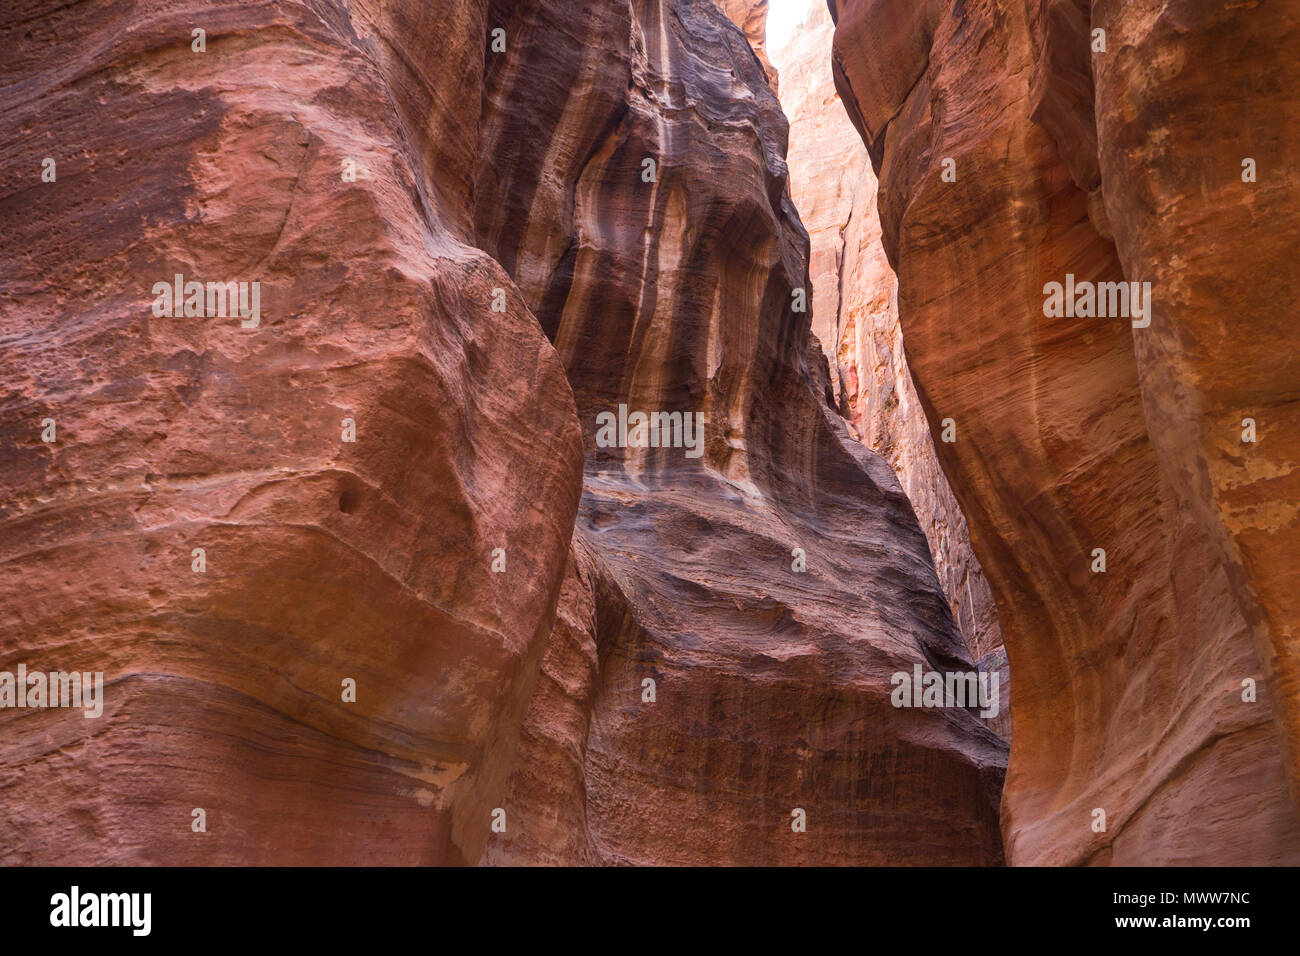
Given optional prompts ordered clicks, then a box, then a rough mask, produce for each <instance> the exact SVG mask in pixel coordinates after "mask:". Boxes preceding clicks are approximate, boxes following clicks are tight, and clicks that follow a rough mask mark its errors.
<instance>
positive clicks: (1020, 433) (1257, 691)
mask: <svg viewBox="0 0 1300 956" xmlns="http://www.w3.org/2000/svg"><path fill="white" fill-rule="evenodd" d="M830 8H831V12H832V14H833V15H834V16H835V19H836V30H835V37H834V48H833V58H834V60H833V63H834V70H835V79H836V84H837V87H838V89H839V91H840V94H841V97H842V99H843V101H844V105H845V107H846V109H847V112H848V114H849V116H850V118H851V120H852V121H853V123H854V125H855V126H856V127H857V129H858V131H859V133H860V134H861V136H862V138H863V141H864V143H865V145H866V147H867V149H868V151H869V154H870V156H871V159H872V163H873V166H874V168H875V170H876V172H877V174H878V176H879V178H880V183H881V186H880V193H879V197H878V205H879V210H880V219H881V225H882V230H883V241H884V247H885V250H886V253H887V254H888V257H889V261H890V264H891V265H892V266H893V268H894V270H895V271H896V273H897V275H898V282H899V288H898V312H899V316H900V321H901V326H902V330H903V334H904V336H905V338H906V343H907V356H908V361H909V364H910V366H911V370H912V374H913V378H914V381H915V383H916V386H917V392H918V395H919V397H920V400H921V404H922V406H923V407H924V409H925V411H926V413H927V416H928V419H929V421H930V423H931V427H932V428H933V429H934V430H935V433H936V438H937V437H938V432H939V423H940V422H942V420H943V419H945V418H950V419H952V420H953V422H954V424H955V429H956V441H955V442H953V443H946V442H942V441H937V440H936V442H935V448H936V450H937V451H938V453H939V457H940V461H941V462H942V464H943V467H944V470H945V472H946V473H947V475H948V477H949V480H950V482H951V485H952V488H953V490H954V491H955V493H956V495H957V498H958V500H959V501H960V502H961V505H962V508H963V510H964V512H965V514H966V517H967V520H968V522H969V527H970V535H971V541H972V544H973V546H974V548H975V552H976V554H977V555H978V556H979V560H980V562H981V564H982V566H983V568H984V570H985V572H986V574H987V576H988V579H989V581H990V584H991V585H992V589H993V593H994V595H995V598H996V601H997V606H998V613H999V618H1000V622H1001V626H1002V633H1003V637H1004V639H1005V644H1006V649H1007V652H1008V656H1009V659H1010V662H1011V665H1012V667H1013V668H1014V670H1015V674H1016V703H1015V708H1014V711H1013V713H1012V720H1013V724H1014V736H1013V746H1012V754H1011V761H1010V765H1009V767H1008V772H1007V778H1006V786H1005V790H1004V796H1003V819H1002V826H1003V833H1004V837H1005V844H1006V849H1007V855H1008V862H1010V863H1013V864H1022V863H1033V864H1043V863H1115V864H1165V863H1182V864H1200V863H1214V864H1222V863H1239V864H1260V863H1292V864H1294V863H1296V862H1300V824H1298V822H1297V812H1296V805H1295V802H1294V782H1295V771H1296V766H1295V759H1294V752H1295V751H1294V739H1295V732H1294V721H1295V713H1296V705H1297V703H1298V701H1297V685H1296V677H1297V673H1296V645H1295V636H1294V630H1293V629H1294V623H1295V608H1294V601H1295V594H1296V589H1295V588H1294V586H1293V583H1294V578H1295V575H1296V574H1297V570H1296V569H1297V568H1298V567H1300V563H1298V562H1297V557H1300V555H1297V550H1296V549H1297V547H1300V535H1297V528H1296V520H1297V513H1296V505H1295V502H1296V500H1297V497H1296V490H1297V489H1296V480H1297V478H1296V472H1295V464H1294V458H1295V438H1294V436H1295V434H1296V425H1297V414H1298V413H1297V409H1300V405H1297V403H1296V398H1297V395H1296V389H1297V386H1298V384H1300V375H1298V374H1297V372H1300V368H1298V366H1297V357H1296V356H1297V352H1296V349H1295V348H1294V340H1295V331H1294V327H1293V326H1294V323H1289V322H1288V319H1287V318H1286V309H1285V307H1283V305H1282V304H1283V303H1286V302H1290V301H1292V299H1293V298H1294V294H1295V292H1296V283H1297V278H1296V276H1297V273H1296V271H1295V269H1294V267H1293V264H1292V263H1291V261H1290V260H1291V257H1292V250H1293V248H1294V245H1295V243H1294V240H1295V237H1296V234H1297V225H1298V223H1300V210H1298V209H1297V203H1296V199H1295V196H1296V192H1295V189H1296V179H1297V172H1296V169H1295V164H1294V157H1295V155H1296V146H1297V136H1298V135H1300V134H1298V133H1297V130H1300V124H1297V122H1296V119H1297V109H1298V108H1297V94H1296V92H1295V90H1296V89H1297V83H1296V80H1297V73H1298V72H1300V55H1297V54H1298V53H1300V29H1298V19H1300V11H1297V10H1295V8H1294V7H1293V6H1291V7H1288V6H1286V5H1280V4H1274V3H1256V4H1236V5H1231V6H1224V5H1210V4H1206V3H1201V2H1192V0H1159V2H1157V0H1151V2H1142V0H1139V2H1128V3H1123V4H1121V3H1119V2H1117V0H1116V2H1105V0H1096V2H1092V3H1088V2H1086V0H1024V2H1015V3H1004V2H993V0H958V2H949V0H923V2H918V3H914V4H900V3H893V2H885V0H831V4H830ZM1094 31H1104V33H1103V34H1098V33H1096V32H1094ZM1245 159H1253V160H1254V168H1255V169H1256V170H1257V176H1256V177H1254V178H1255V180H1256V181H1249V180H1250V179H1251V178H1252V177H1251V176H1250V168H1251V167H1250V164H1245V163H1244V160H1245ZM945 173H946V174H947V175H945ZM1067 274H1069V275H1071V276H1073V279H1074V281H1076V282H1079V283H1084V282H1091V283H1101V282H1123V281H1134V282H1151V283H1152V289H1153V291H1152V296H1153V302H1154V306H1153V308H1152V309H1151V310H1150V313H1149V316H1148V318H1149V324H1148V321H1147V319H1144V318H1143V317H1142V316H1140V315H1139V316H1131V315H1120V316H1118V317H1116V316H1115V314H1114V313H1113V312H1112V313H1111V315H1110V317H1105V318H1095V317H1088V315H1087V314H1086V311H1085V310H1081V311H1083V312H1084V314H1082V315H1080V314H1079V313H1078V312H1074V311H1071V312H1070V313H1069V314H1070V316H1076V317H1065V316H1062V315H1055V316H1053V317H1050V318H1049V317H1047V316H1046V315H1045V309H1044V301H1045V292H1046V291H1047V289H1046V287H1047V284H1048V283H1051V282H1058V283H1065V282H1066V276H1067ZM1246 419H1250V420H1252V421H1253V422H1254V424H1255V426H1256V428H1257V434H1255V435H1251V432H1250V430H1249V427H1248V423H1247V422H1246V421H1245V420H1246ZM1250 438H1254V439H1255V440H1253V441H1251V440H1249V439H1250ZM1099 549H1100V550H1099ZM1102 551H1104V555H1103V554H1102V553H1101V552H1102Z"/></svg>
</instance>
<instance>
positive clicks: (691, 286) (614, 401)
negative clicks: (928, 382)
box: [0, 0, 1006, 864]
mask: <svg viewBox="0 0 1300 956" xmlns="http://www.w3.org/2000/svg"><path fill="white" fill-rule="evenodd" d="M196 29H201V30H202V31H203V34H202V35H201V36H199V37H196V36H195V35H194V34H193V33H192V31H193V30H196ZM498 31H502V32H498ZM0 43H3V44H4V47H5V49H6V50H9V51H10V54H11V55H10V56H9V57H8V58H7V59H6V61H5V63H4V65H3V66H0V137H3V146H4V148H3V151H0V156H2V157H3V158H2V159H0V163H3V169H4V173H5V175H4V177H3V182H4V183H5V186H4V187H3V190H4V191H3V193H0V218H2V219H3V222H4V223H5V225H6V227H7V228H6V229H5V231H4V236H5V241H6V242H7V243H8V247H7V251H6V262H7V263H8V264H9V266H8V269H7V270H6V272H5V275H4V277H3V280H2V281H0V341H3V343H4V346H5V348H4V349H3V351H2V352H0V406H2V414H0V422H3V425H2V426H0V427H2V428H3V431H2V432H0V490H2V491H3V494H0V670H4V671H14V670H16V669H17V667H18V665H19V664H25V665H26V667H28V668H31V669H39V670H44V671H53V670H60V671H67V670H72V669H74V668H75V669H78V670H84V671H88V672H94V671H102V672H103V673H104V678H105V686H104V711H103V715H102V716H101V717H99V718H97V719H86V718H85V717H84V716H83V713H82V712H81V711H80V710H77V709H42V708H14V709H10V708H5V709H3V710H0V739H2V740H3V741H4V747H3V748H0V832H2V833H3V834H4V835H5V839H4V840H3V842H2V844H0V860H3V861H4V862H6V863H47V864H48V863H63V864H66V863H79V864H95V863H109V862H113V863H173V864H185V863H215V864H229V863H240V862H252V863H421V864H426V863H473V862H476V861H480V860H483V861H485V862H524V863H556V862H640V863H665V862H682V863H695V862H701V863H703V862H710V863H729V862H745V863H755V862H767V863H800V862H813V863H850V862H883V861H892V862H916V863H950V862H960V863H996V862H999V861H1000V860H1001V859H1002V850H1001V841H1000V837H999V833H998V824H997V800H998V793H999V788H1000V785H1001V777H1002V773H1003V768H1004V766H1005V760H1006V745H1005V744H1004V743H1003V742H1002V741H1001V740H999V739H998V737H997V736H996V735H995V734H994V733H993V732H992V731H991V730H990V729H989V728H988V726H986V724H985V723H984V722H983V721H982V720H981V719H980V718H979V717H978V716H976V713H975V709H974V708H972V709H963V708H939V709H917V708H895V707H893V706H892V705H891V703H890V691H891V683H890V677H891V675H892V674H893V673H894V672H897V671H905V672H906V671H910V670H911V669H912V668H913V667H914V666H922V667H925V668H927V669H929V668H933V669H940V670H967V669H969V668H971V667H972V666H973V665H972V664H971V663H970V660H969V656H968V655H967V652H966V650H965V648H964V647H963V646H962V643H961V639H960V635H959V632H958V630H957V627H956V624H955V622H954V620H953V617H952V615H951V613H950V611H949V609H948V606H947V604H946V602H945V600H944V597H943V594H942V591H941V589H940V585H939V582H938V579H937V577H936V575H935V572H934V569H933V566H932V564H931V561H930V557H929V554H928V550H927V547H926V543H925V539H924V537H923V536H922V534H921V532H920V529H919V528H918V527H917V523H916V520H915V518H914V516H913V513H912V510H911V508H910V506H909V505H908V502H907V499H906V497H905V495H904V493H903V490H902V488H901V487H900V486H899V484H898V482H897V481H896V479H895V478H894V476H893V475H892V473H891V472H890V470H889V468H888V466H887V465H886V464H885V462H884V461H883V460H881V459H880V458H879V457H878V456H876V455H874V454H872V453H870V452H867V451H865V450H864V449H862V448H861V446H859V445H857V444H856V443H855V442H853V441H851V440H850V439H849V438H848V436H847V434H846V432H845V429H844V426H843V423H842V422H841V420H840V419H839V418H838V416H837V415H835V413H834V412H833V410H832V409H831V407H830V404H829V402H830V398H829V396H830V391H831V388H830V380H829V375H828V373H827V369H826V364H825V362H824V360H823V359H822V356H821V353H820V350H819V347H818V345H817V343H816V341H815V339H813V337H812V336H811V334H810V332H809V329H808V317H807V315H806V314H799V313H793V312H792V311H791V309H790V304H791V290H792V289H793V288H794V287H796V286H802V285H806V284H807V238H806V234H805V233H804V232H803V230H802V228H801V227H800V225H799V223H798V220H797V218H796V216H795V214H794V212H793V209H792V207H791V206H790V204H789V202H788V200H787V198H786V168H785V164H784V160H783V155H784V151H785V142H786V126H785V121H784V118H783V117H782V114H781V112H780V107H779V104H778V103H777V100H776V97H775V94H774V93H773V92H772V90H771V89H770V88H769V86H768V83H767V75H766V72H765V70H764V68H763V66H762V64H761V63H760V61H759V60H758V59H757V58H756V56H755V55H754V53H753V51H752V50H751V49H750V47H749V45H748V43H747V42H746V39H745V37H744V35H743V34H742V33H741V31H740V30H739V29H738V28H737V27H736V26H735V25H734V24H733V23H732V22H731V21H730V20H728V19H727V17H726V16H725V15H724V14H723V13H722V12H721V10H720V9H718V8H717V7H716V6H714V4H713V3H712V0H621V2H600V3H588V2H582V0H565V2H555V0H546V2H541V0H537V2H507V0H500V2H488V0H437V2H422V3H415V2H391V3H360V4H355V3H354V4H344V3H341V2H312V3H305V4H296V3H278V4H254V5H240V6H232V5H229V4H208V5H203V4H200V5H198V6H193V5H191V6H189V7H186V8H184V9H181V8H177V7H174V6H169V5H161V6H157V7H155V8H151V9H150V10H149V11H148V12H147V13H144V14H142V13H140V12H139V11H136V10H132V9H128V8H123V9H120V10H119V9H117V8H112V7H104V6H94V5H74V6H70V7H61V8H58V9H52V10H50V11H48V12H46V13H44V14H43V15H41V16H39V17H36V18H32V17H31V16H30V14H20V12H19V11H18V10H6V11H5V12H4V13H2V14H0ZM106 116H112V117H114V118H115V122H113V123H108V122H105V121H104V119H103V118H104V117H106ZM124 129H130V130H131V131H132V137H133V141H132V142H127V141H126V140H124V139H123V132H122V131H123V130H124ZM136 141H145V142H155V143H161V144H165V146H166V148H163V149H148V150H143V151H142V150H141V149H139V148H137V145H136ZM46 158H50V159H52V160H54V162H55V167H56V168H57V176H56V177H54V178H52V179H51V180H48V181H46V180H43V179H42V178H41V172H42V170H43V169H44V168H45V167H46V165H47V164H45V163H44V162H43V160H44V159H46ZM647 159H649V160H652V161H653V163H652V165H651V166H649V167H647V165H646V163H645V160H647ZM177 274H180V275H181V276H182V277H183V278H182V280H181V282H182V287H183V283H184V282H185V281H197V282H208V283H213V284H214V288H213V292H214V296H215V291H216V288H215V284H218V283H220V284H224V283H227V282H230V283H249V284H251V283H253V282H257V283H258V286H257V288H258V289H259V290H260V307H259V308H258V310H257V314H256V315H253V314H251V311H250V313H249V314H246V315H244V316H240V315H238V314H232V311H231V310H230V309H227V308H224V307H221V308H218V307H217V305H216V300H215V298H214V300H213V302H211V303H209V302H206V301H205V300H203V299H202V298H198V299H195V300H193V302H192V303H191V305H192V309H191V310H190V311H188V312H187V310H186V307H185V305H184V303H181V304H179V306H178V307H179V311H173V310H170V309H168V308H165V307H164V306H165V302H164V301H163V300H162V299H161V298H160V296H161V295H162V294H161V293H160V292H158V289H157V286H158V285H159V284H161V285H162V287H163V288H164V289H166V288H167V287H168V284H169V283H170V282H172V280H173V278H174V276H176V275H177ZM223 288H224V286H223ZM552 341H553V342H554V345H552V344H551V343H552ZM620 404H625V405H630V406H631V407H632V408H634V409H644V410H647V411H657V410H663V411H681V412H699V413H702V414H703V416H704V426H703V433H702V437H703V443H702V445H700V446H698V447H699V452H700V454H699V456H698V457H690V456H688V455H687V451H688V450H690V449H688V448H683V447H664V448H625V447H604V444H603V443H597V441H596V437H597V431H596V424H597V423H596V416H597V415H599V414H600V413H601V412H608V411H611V410H616V409H617V406H618V405H620ZM46 420H52V425H47V422H46ZM51 427H52V428H53V429H54V430H53V431H50V430H49V429H50V428H51ZM45 436H48V437H49V440H43V439H44V437H45ZM584 448H585V455H584ZM804 562H806V570H801V568H802V567H803V563H804ZM647 680H652V681H653V682H654V684H653V685H652V687H653V690H654V693H653V695H651V694H649V691H650V689H651V687H649V686H647V685H646V683H645V682H646V681H647ZM352 695H354V696H352ZM651 697H653V699H651ZM795 811H802V816H801V815H800V814H799V813H796V812H795ZM799 820H805V821H806V831H803V832H800V831H798V830H797V828H793V827H792V821H794V822H798V821H799Z"/></svg>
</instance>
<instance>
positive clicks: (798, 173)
mask: <svg viewBox="0 0 1300 956" xmlns="http://www.w3.org/2000/svg"><path fill="white" fill-rule="evenodd" d="M833 32H834V24H833V23H832V22H831V17H830V13H829V11H828V10H827V8H826V7H825V5H824V4H823V3H821V2H820V0H817V2H814V3H812V4H811V5H810V12H809V15H808V17H807V19H806V20H805V21H804V23H803V24H802V25H801V26H800V27H799V28H798V30H797V31H796V33H795V34H794V37H793V39H792V40H791V42H790V44H789V45H788V46H787V47H786V48H785V49H784V50H783V51H782V52H781V54H780V56H779V59H780V60H781V63H782V64H783V66H782V75H783V76H784V82H783V84H782V86H781V90H780V94H781V104H782V106H783V107H784V108H785V112H786V115H787V116H788V117H789V120H790V149H789V155H788V162H789V165H790V194H791V197H792V198H793V200H794V204H795V206H796V208H798V210H799V215H800V217H801V218H802V220H803V223H804V226H805V227H806V228H807V229H808V234H809V238H810V241H811V253H810V258H809V273H810V275H811V278H812V288H813V297H812V327H813V332H814V334H816V336H817V338H818V340H819V341H820V342H821V344H822V348H823V349H824V350H825V352H826V354H827V359H828V361H829V362H830V367H831V370H832V376H831V378H832V385H833V386H834V388H835V394H836V397H837V400H838V403H839V408H840V410H841V412H842V414H843V415H844V416H845V417H846V418H847V419H848V420H849V421H850V422H852V423H853V425H854V427H855V429H856V431H857V433H858V435H859V436H860V437H861V439H862V441H863V442H865V443H866V444H867V445H868V446H869V447H870V448H872V449H873V450H875V451H876V452H878V453H879V454H881V455H883V456H884V458H885V459H886V460H887V461H888V462H889V463H890V465H892V466H893V468H894V471H895V473H896V474H897V475H898V478H899V481H900V482H902V485H903V488H904V490H905V491H906V492H907V497H908V499H909V500H910V501H911V503H912V507H913V509H915V511H916V515H917V519H918V520H919V521H920V524H921V529H922V530H923V531H924V532H925V536H926V540H927V541H928V543H929V545H930V552H931V554H932V555H933V556H934V564H935V569H936V571H938V573H939V580H940V581H941V582H942V584H943V589H944V594H945V595H946V596H947V598H948V604H949V606H950V607H951V608H952V612H953V616H954V617H955V618H956V619H957V623H958V626H959V627H960V628H961V632H962V636H963V637H964V638H965V639H966V645H967V647H968V648H970V651H971V654H972V655H974V656H975V657H976V658H986V657H987V658H988V660H989V662H990V663H995V662H998V661H1002V660H1003V655H1002V654H1001V645H1002V636H1001V632H1000V631H999V629H998V619H997V609H996V607H995V605H994V603H993V595H992V593H991V592H990V590H989V586H988V581H987V580H986V579H985V577H984V572H983V571H982V570H981V568H980V566H979V561H978V560H977V559H976V558H975V554H974V552H973V551H972V550H971V546H970V538H969V535H968V533H967V530H966V519H965V517H964V516H963V515H962V513H961V508H960V507H959V506H958V504H957V499H956V498H955V497H953V494H952V490H951V489H950V488H949V487H948V480H947V479H946V478H945V477H944V474H943V469H942V468H941V467H940V465H939V459H938V457H937V456H936V455H935V451H934V442H933V441H932V440H931V437H930V426H929V424H928V423H927V421H926V418H925V410H924V409H923V408H922V407H921V403H920V401H919V399H918V398H917V396H916V389H915V388H914V387H913V385H912V373H911V371H910V370H909V368H908V365H907V355H906V352H905V349H904V343H903V337H902V332H901V329H900V327H899V322H898V298H897V290H898V280H897V278H896V277H895V275H894V270H893V269H891V268H890V266H889V261H888V259H887V258H886V256H885V251H884V248H883V247H882V245H881V242H880V216H879V213H878V212H877V210H876V191H877V183H876V174H875V171H874V170H873V169H872V167H871V162H870V160H869V159H868V157H867V151H866V148H865V147H864V146H863V145H862V140H861V138H860V137H859V136H858V134H857V131H856V130H855V129H854V128H853V125H852V124H851V123H850V122H849V119H848V116H847V114H846V113H845V111H844V106H843V104H842V103H841V102H840V98H839V94H838V93H837V92H836V90H835V83H834V79H833V77H832V75H831V40H832V35H833ZM990 655H992V656H990ZM1003 673H1004V678H1005V677H1006V676H1007V675H1006V672H1005V671H1004V672H1003ZM1002 690H1003V692H1004V693H1005V692H1006V690H1007V684H1006V683H1005V680H1004V683H1003V685H1002ZM1005 716H1007V715H1004V717H1005ZM1003 722H1004V723H1005V720H1004V721H1003ZM1007 726H1008V727H1009V724H1007Z"/></svg>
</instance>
